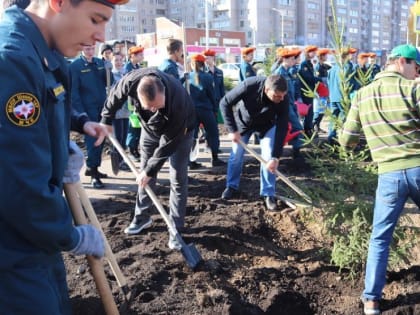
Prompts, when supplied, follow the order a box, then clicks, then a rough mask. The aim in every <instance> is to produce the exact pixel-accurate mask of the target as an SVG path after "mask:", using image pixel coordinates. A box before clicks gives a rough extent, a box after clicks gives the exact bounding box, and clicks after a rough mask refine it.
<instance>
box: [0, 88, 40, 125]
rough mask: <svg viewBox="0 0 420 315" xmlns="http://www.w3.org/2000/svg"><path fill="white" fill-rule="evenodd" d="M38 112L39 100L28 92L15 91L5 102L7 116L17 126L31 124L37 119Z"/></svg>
mask: <svg viewBox="0 0 420 315" xmlns="http://www.w3.org/2000/svg"><path fill="white" fill-rule="evenodd" d="M40 113H41V106H40V104H39V101H38V99H37V98H36V97H35V95H33V94H30V93H17V94H15V95H13V96H12V97H11V98H9V100H8V101H7V104H6V115H7V118H8V119H9V120H10V121H11V122H12V123H13V124H15V125H16V126H19V127H29V126H32V125H33V124H35V123H36V122H37V121H38V119H39V115H40Z"/></svg>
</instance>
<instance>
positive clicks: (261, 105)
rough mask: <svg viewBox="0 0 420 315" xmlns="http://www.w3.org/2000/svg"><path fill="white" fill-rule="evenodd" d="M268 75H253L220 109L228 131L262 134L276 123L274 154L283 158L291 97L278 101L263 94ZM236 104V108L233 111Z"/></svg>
mask: <svg viewBox="0 0 420 315" xmlns="http://www.w3.org/2000/svg"><path fill="white" fill-rule="evenodd" d="M265 80H266V77H264V76H256V77H250V78H248V79H246V80H245V81H242V82H240V83H239V84H238V85H237V86H236V87H235V88H234V89H232V90H231V91H229V92H228V93H227V94H226V95H225V96H224V97H223V98H222V100H221V101H220V110H221V112H222V115H223V119H224V121H225V126H226V128H227V130H228V132H231V133H232V132H236V131H239V133H240V134H241V135H243V134H245V133H246V132H249V131H255V132H257V133H258V134H259V136H260V137H263V136H264V134H265V133H266V132H267V131H268V130H269V129H270V128H272V127H273V126H274V125H275V126H276V133H275V137H274V143H275V144H276V145H274V146H273V152H272V156H273V157H277V158H278V157H280V156H281V153H282V151H283V141H284V138H285V137H286V133H287V123H288V120H289V104H288V98H287V97H285V99H284V100H283V101H282V102H281V103H279V104H275V103H273V102H272V101H270V100H269V99H268V97H267V96H266V95H265V94H264V83H265ZM234 107H235V110H234Z"/></svg>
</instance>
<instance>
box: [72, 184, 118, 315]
mask: <svg viewBox="0 0 420 315" xmlns="http://www.w3.org/2000/svg"><path fill="white" fill-rule="evenodd" d="M76 185H77V184H75V183H68V184H64V193H65V195H66V199H67V202H68V204H69V206H70V209H71V212H72V214H73V219H74V222H75V223H76V225H81V224H87V219H86V217H85V215H84V213H83V208H82V204H81V203H80V200H79V197H78V194H77V188H76ZM86 258H87V261H88V264H89V266H90V270H91V273H92V276H93V279H94V280H95V284H96V288H97V290H98V293H99V296H100V297H101V300H102V304H103V306H104V309H105V313H106V314H107V315H119V314H120V313H119V311H118V308H117V305H116V304H115V300H114V297H113V295H112V292H111V288H110V287H109V284H108V281H107V279H106V275H105V271H104V266H103V264H102V261H101V260H100V259H98V258H96V257H94V256H90V255H87V256H86Z"/></svg>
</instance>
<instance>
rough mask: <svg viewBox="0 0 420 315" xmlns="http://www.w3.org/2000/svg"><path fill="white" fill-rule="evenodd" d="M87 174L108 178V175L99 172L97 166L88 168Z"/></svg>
mask: <svg viewBox="0 0 420 315" xmlns="http://www.w3.org/2000/svg"><path fill="white" fill-rule="evenodd" d="M85 176H92V177H95V178H107V177H108V175H106V174H104V173H101V172H99V171H98V168H97V167H93V168H90V167H88V168H86V171H85Z"/></svg>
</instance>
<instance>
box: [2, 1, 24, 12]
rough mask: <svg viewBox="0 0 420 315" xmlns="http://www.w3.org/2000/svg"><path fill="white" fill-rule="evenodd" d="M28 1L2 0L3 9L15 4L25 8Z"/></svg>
mask: <svg viewBox="0 0 420 315" xmlns="http://www.w3.org/2000/svg"><path fill="white" fill-rule="evenodd" d="M30 3H31V0H3V9H7V8H9V7H11V6H12V5H17V6H18V7H19V8H20V9H22V10H25V9H26V8H27V7H28V5H29V4H30Z"/></svg>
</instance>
